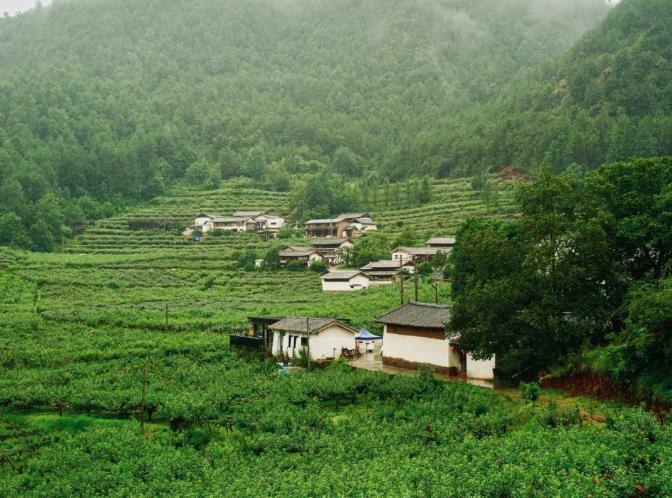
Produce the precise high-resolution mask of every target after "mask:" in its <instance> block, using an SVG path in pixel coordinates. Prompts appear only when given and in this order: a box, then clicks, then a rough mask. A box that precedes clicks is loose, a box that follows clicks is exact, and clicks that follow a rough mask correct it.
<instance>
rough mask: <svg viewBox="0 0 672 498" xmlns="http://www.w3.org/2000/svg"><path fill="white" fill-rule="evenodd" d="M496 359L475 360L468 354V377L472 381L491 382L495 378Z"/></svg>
mask: <svg viewBox="0 0 672 498" xmlns="http://www.w3.org/2000/svg"><path fill="white" fill-rule="evenodd" d="M494 368H495V357H494V356H493V357H492V358H491V359H489V360H474V358H473V357H472V356H471V355H470V354H468V353H467V377H470V378H472V379H483V380H491V379H493V378H494V377H495V372H494Z"/></svg>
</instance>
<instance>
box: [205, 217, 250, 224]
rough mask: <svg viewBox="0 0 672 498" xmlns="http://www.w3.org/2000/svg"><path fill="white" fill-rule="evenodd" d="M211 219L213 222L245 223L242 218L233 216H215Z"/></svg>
mask: <svg viewBox="0 0 672 498" xmlns="http://www.w3.org/2000/svg"><path fill="white" fill-rule="evenodd" d="M212 221H213V222H215V223H245V220H244V219H242V218H236V217H233V216H216V217H215V218H213V220H212Z"/></svg>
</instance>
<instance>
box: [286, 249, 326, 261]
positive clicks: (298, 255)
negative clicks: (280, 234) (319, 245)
mask: <svg viewBox="0 0 672 498" xmlns="http://www.w3.org/2000/svg"><path fill="white" fill-rule="evenodd" d="M323 259H324V258H322V256H321V255H320V253H319V252H318V251H317V249H315V248H314V247H311V246H287V247H285V248H284V249H283V250H282V251H280V264H281V265H282V266H285V265H286V264H288V263H289V262H291V261H297V262H298V263H299V264H301V265H302V266H310V265H311V264H312V263H314V262H315V261H322V260H323Z"/></svg>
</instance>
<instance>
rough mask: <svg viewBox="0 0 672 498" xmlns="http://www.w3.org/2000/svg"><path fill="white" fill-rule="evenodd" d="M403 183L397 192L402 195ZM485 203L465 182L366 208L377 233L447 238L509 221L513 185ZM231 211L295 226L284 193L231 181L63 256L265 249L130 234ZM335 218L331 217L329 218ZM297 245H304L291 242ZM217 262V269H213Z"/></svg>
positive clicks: (252, 239) (157, 204)
mask: <svg viewBox="0 0 672 498" xmlns="http://www.w3.org/2000/svg"><path fill="white" fill-rule="evenodd" d="M403 185H404V184H402V187H401V188H400V191H402V192H403V191H404V190H405V189H404V186H403ZM496 187H497V188H496V190H495V191H494V193H491V194H490V200H487V199H486V198H485V195H484V194H483V193H481V192H477V191H475V190H473V189H472V187H471V183H470V181H469V180H468V179H460V180H443V181H436V182H435V183H434V184H433V186H432V200H431V202H429V203H428V204H424V205H422V206H421V205H418V204H417V203H412V202H408V201H407V200H406V199H404V198H403V196H402V198H400V199H387V200H385V199H386V198H385V196H384V193H383V191H382V189H381V190H379V192H378V195H376V198H377V199H378V201H377V202H376V203H369V204H370V206H369V208H368V209H369V210H370V211H371V212H372V214H373V216H374V218H375V219H376V221H377V222H378V223H379V224H380V227H381V230H382V231H383V232H386V233H390V234H394V233H397V232H399V231H400V230H401V229H402V227H403V226H407V225H412V226H414V227H415V228H416V229H417V230H418V232H419V233H420V235H421V236H423V237H424V236H425V235H426V236H429V235H433V234H453V233H455V232H456V231H457V229H458V228H459V227H460V225H461V224H462V223H463V222H464V221H465V220H467V219H468V218H470V217H479V216H486V217H493V218H511V217H513V216H515V213H516V205H515V201H514V192H515V188H516V186H515V184H513V183H497V184H496ZM235 210H268V211H272V212H276V213H279V214H281V215H282V216H284V217H286V219H287V220H288V222H289V223H293V222H294V221H295V219H294V217H293V215H292V213H291V211H290V207H289V194H287V193H280V192H269V191H263V190H258V189H254V188H250V187H249V186H247V185H246V184H244V183H241V182H231V183H230V184H228V185H226V186H225V187H223V188H221V189H218V190H211V191H185V190H178V191H174V192H172V193H170V194H167V195H165V196H162V197H158V198H156V199H154V200H153V201H152V202H151V203H149V204H147V205H145V206H143V207H140V208H136V209H133V210H131V211H130V212H128V213H124V214H121V215H119V216H116V217H114V218H109V219H106V220H102V221H99V222H98V223H96V225H95V226H94V227H92V228H90V229H88V230H87V231H86V233H85V234H84V235H83V236H81V237H80V238H79V239H78V240H77V241H75V242H74V243H72V244H70V245H68V246H67V247H66V248H65V252H68V253H73V254H146V253H148V252H156V251H165V250H169V251H171V252H175V253H179V254H180V257H181V258H183V259H185V260H186V259H189V258H194V259H200V260H202V262H203V265H204V267H206V268H211V267H213V266H214V267H221V264H222V263H221V262H222V260H223V259H227V258H229V256H230V255H231V254H232V252H233V251H234V250H237V249H238V250H247V249H252V248H258V249H259V250H260V251H263V250H265V249H267V248H268V247H269V245H268V244H267V243H265V242H264V241H262V240H261V239H260V237H259V236H258V235H256V234H251V233H250V234H240V235H230V236H224V237H216V238H215V237H210V238H209V239H207V240H205V241H203V242H201V243H194V242H193V241H191V240H188V239H185V238H183V237H182V236H181V235H180V233H179V230H133V229H131V228H130V227H129V221H132V220H144V219H150V220H156V221H157V222H165V223H166V224H168V225H169V226H170V225H177V226H180V227H186V226H188V225H189V224H190V223H191V222H192V221H193V217H194V215H195V214H197V213H199V212H202V211H205V212H212V213H216V214H222V215H226V214H230V213H232V212H233V211H235ZM334 214H337V213H334ZM295 242H296V243H301V242H305V241H295ZM215 262H219V266H218V265H217V264H214V263H215Z"/></svg>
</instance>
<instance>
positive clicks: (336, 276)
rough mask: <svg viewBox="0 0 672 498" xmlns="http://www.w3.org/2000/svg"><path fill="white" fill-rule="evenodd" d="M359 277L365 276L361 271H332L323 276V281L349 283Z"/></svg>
mask: <svg viewBox="0 0 672 498" xmlns="http://www.w3.org/2000/svg"><path fill="white" fill-rule="evenodd" d="M357 275H364V274H363V273H362V272H361V271H332V272H329V273H325V274H324V275H322V280H327V281H330V282H347V281H349V280H350V279H351V278H354V277H356V276H357Z"/></svg>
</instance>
